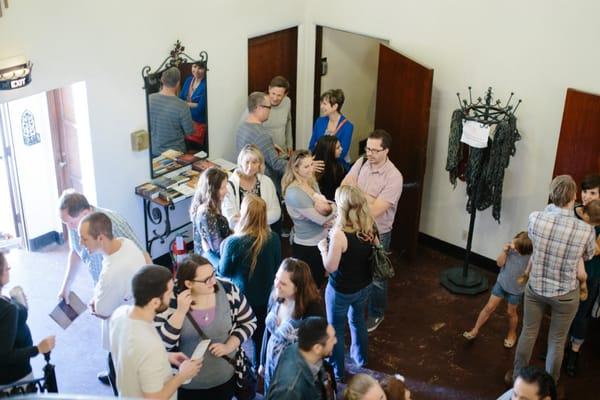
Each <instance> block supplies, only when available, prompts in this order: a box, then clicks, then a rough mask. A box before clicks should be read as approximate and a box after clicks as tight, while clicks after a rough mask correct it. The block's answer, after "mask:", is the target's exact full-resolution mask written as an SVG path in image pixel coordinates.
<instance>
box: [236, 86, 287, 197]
mask: <svg viewBox="0 0 600 400" xmlns="http://www.w3.org/2000/svg"><path fill="white" fill-rule="evenodd" d="M270 112H271V101H270V99H269V96H268V95H267V94H265V93H263V92H253V93H252V94H250V96H249V97H248V116H247V117H246V120H245V121H243V122H242V123H241V124H240V126H239V127H238V130H237V133H236V136H235V149H236V154H239V153H240V151H241V150H242V147H244V146H245V145H247V144H254V145H256V147H258V148H259V149H260V151H261V152H262V153H263V156H264V157H265V175H267V176H268V177H269V178H271V179H272V180H273V183H275V187H276V188H277V192H278V193H279V181H280V180H281V177H282V176H283V173H284V172H285V166H286V165H287V158H286V157H285V155H284V154H282V155H279V154H278V153H277V150H276V149H275V145H274V143H273V138H272V137H271V134H270V133H269V131H268V130H267V128H265V127H264V126H263V122H265V121H266V120H267V119H269V114H270Z"/></svg>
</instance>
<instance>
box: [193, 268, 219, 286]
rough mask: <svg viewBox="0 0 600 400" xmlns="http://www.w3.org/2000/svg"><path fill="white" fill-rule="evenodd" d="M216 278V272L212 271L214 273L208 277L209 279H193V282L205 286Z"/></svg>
mask: <svg viewBox="0 0 600 400" xmlns="http://www.w3.org/2000/svg"><path fill="white" fill-rule="evenodd" d="M214 277H215V270H214V269H213V270H212V273H211V274H210V275H209V276H208V278H206V279H203V280H198V279H192V282H198V283H204V284H205V285H206V284H207V283H208V282H210V281H211V280H212V279H213V278H214Z"/></svg>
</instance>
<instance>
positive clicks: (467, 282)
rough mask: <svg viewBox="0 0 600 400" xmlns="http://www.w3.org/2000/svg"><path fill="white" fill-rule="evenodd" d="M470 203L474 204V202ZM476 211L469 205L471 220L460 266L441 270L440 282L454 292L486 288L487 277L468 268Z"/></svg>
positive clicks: (477, 291)
mask: <svg viewBox="0 0 600 400" xmlns="http://www.w3.org/2000/svg"><path fill="white" fill-rule="evenodd" d="M472 204H475V203H474V202H473V203H472ZM476 213H477V211H476V210H475V207H474V206H471V220H470V221H469V236H468V238H467V249H466V254H465V261H464V263H463V265H462V267H460V266H457V267H452V268H448V269H447V270H445V271H444V272H442V274H441V276H440V283H441V284H442V286H443V287H445V288H446V289H448V290H449V291H450V292H452V293H456V294H478V293H481V292H484V291H486V290H487V288H488V279H487V277H486V276H484V275H483V274H481V273H480V272H479V271H476V270H474V269H473V268H469V257H470V255H471V244H472V243H473V230H474V227H475V215H476Z"/></svg>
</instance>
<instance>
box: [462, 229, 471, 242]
mask: <svg viewBox="0 0 600 400" xmlns="http://www.w3.org/2000/svg"><path fill="white" fill-rule="evenodd" d="M468 236H469V231H468V230H466V229H463V231H462V240H467V237H468Z"/></svg>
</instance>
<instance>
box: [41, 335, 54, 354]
mask: <svg viewBox="0 0 600 400" xmlns="http://www.w3.org/2000/svg"><path fill="white" fill-rule="evenodd" d="M55 344H56V336H54V335H52V336H48V337H47V338H45V339H43V340H42V341H41V342H39V343H38V345H37V348H38V352H40V353H42V354H46V353H49V352H50V351H52V349H53V348H54V346H55Z"/></svg>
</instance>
